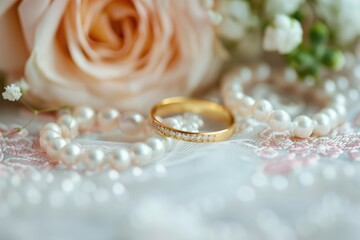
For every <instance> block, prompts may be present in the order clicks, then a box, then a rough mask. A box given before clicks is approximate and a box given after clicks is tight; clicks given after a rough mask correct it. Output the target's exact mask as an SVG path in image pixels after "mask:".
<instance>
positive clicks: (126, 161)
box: [108, 148, 131, 171]
mask: <svg viewBox="0 0 360 240" xmlns="http://www.w3.org/2000/svg"><path fill="white" fill-rule="evenodd" d="M108 162H109V165H110V167H111V168H113V169H115V170H117V171H124V170H125V169H127V168H128V167H129V166H130V164H131V155H130V152H129V151H128V150H127V149H125V148H116V149H114V150H113V151H112V152H111V154H110V155H109V156H108Z"/></svg>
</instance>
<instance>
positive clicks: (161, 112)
mask: <svg viewBox="0 0 360 240" xmlns="http://www.w3.org/2000/svg"><path fill="white" fill-rule="evenodd" d="M185 112H191V113H195V114H201V115H204V116H209V117H213V118H215V119H218V120H221V121H222V122H224V123H225V124H226V125H227V128H225V129H220V130H217V131H213V132H188V131H183V130H179V129H175V128H172V127H170V126H168V125H166V124H164V123H162V122H161V121H159V118H157V117H160V118H162V117H166V116H169V115H175V114H181V113H185ZM150 120H151V124H152V126H153V127H154V129H155V130H156V131H157V132H158V133H160V134H161V135H164V136H166V137H170V138H174V139H178V140H183V141H187V142H202V143H204V142H218V141H224V140H226V139H228V138H230V137H231V136H232V135H233V133H234V129H235V118H234V116H233V115H232V113H231V112H230V111H229V110H228V109H227V108H225V107H223V106H221V105H219V104H217V103H214V102H210V101H206V100H201V99H193V98H185V97H173V98H167V99H164V100H163V101H161V102H160V103H158V104H156V105H155V106H154V107H153V108H152V109H151V111H150Z"/></svg>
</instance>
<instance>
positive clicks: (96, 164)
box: [81, 148, 105, 171]
mask: <svg viewBox="0 0 360 240" xmlns="http://www.w3.org/2000/svg"><path fill="white" fill-rule="evenodd" d="M81 161H82V162H83V164H84V166H85V167H86V169H87V170H89V171H95V170H97V169H101V168H103V166H104V164H105V153H104V151H103V150H101V149H98V148H95V149H88V150H87V151H85V152H84V153H83V155H82V156H81Z"/></svg>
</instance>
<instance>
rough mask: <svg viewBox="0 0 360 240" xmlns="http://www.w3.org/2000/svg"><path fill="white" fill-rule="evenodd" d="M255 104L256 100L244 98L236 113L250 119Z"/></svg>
mask: <svg viewBox="0 0 360 240" xmlns="http://www.w3.org/2000/svg"><path fill="white" fill-rule="evenodd" d="M254 104H255V100H254V99H253V98H252V97H249V96H244V97H243V98H242V99H241V100H240V102H239V104H238V105H237V106H236V112H237V113H238V114H239V115H240V116H242V117H249V116H250V115H251V109H252V107H253V105H254Z"/></svg>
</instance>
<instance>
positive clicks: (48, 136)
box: [39, 130, 61, 148]
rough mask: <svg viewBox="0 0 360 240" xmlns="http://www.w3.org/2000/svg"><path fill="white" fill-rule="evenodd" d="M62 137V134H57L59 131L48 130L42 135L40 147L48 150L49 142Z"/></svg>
mask: <svg viewBox="0 0 360 240" xmlns="http://www.w3.org/2000/svg"><path fill="white" fill-rule="evenodd" d="M59 137H61V133H59V132H57V131H53V130H46V131H43V132H42V133H41V135H40V139H39V142H40V146H41V147H43V148H46V146H47V145H48V144H49V142H50V141H51V140H52V139H54V138H59Z"/></svg>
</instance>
